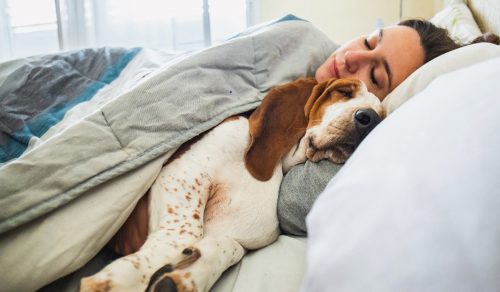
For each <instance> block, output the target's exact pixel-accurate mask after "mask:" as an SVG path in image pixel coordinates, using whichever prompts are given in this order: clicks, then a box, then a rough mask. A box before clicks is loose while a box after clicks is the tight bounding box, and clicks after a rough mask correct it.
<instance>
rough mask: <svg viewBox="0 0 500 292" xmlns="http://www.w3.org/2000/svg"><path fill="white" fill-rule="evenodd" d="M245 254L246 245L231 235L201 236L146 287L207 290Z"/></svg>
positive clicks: (154, 288)
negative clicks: (168, 268) (178, 259)
mask: <svg viewBox="0 0 500 292" xmlns="http://www.w3.org/2000/svg"><path fill="white" fill-rule="evenodd" d="M244 254H245V249H244V248H243V247H242V246H241V245H240V244H239V243H238V242H237V241H236V240H234V239H232V238H229V237H211V236H207V237H204V238H203V239H202V240H200V241H198V242H196V243H195V244H193V245H192V246H190V247H188V248H186V249H184V250H183V259H182V260H181V261H179V262H178V263H177V264H175V265H174V266H173V270H172V271H163V272H159V273H156V274H155V276H154V277H151V281H150V283H149V286H148V289H147V291H208V290H209V289H210V288H211V287H212V285H213V284H214V283H215V282H216V281H217V279H218V278H219V277H220V275H221V274H222V273H223V272H224V271H225V270H226V269H227V268H229V267H230V266H232V265H234V264H236V263H237V262H239V261H240V260H241V258H242V257H243V255H244ZM166 288H167V289H166ZM162 289H165V290H162Z"/></svg>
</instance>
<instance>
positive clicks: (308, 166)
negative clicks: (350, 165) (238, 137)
mask: <svg viewBox="0 0 500 292" xmlns="http://www.w3.org/2000/svg"><path fill="white" fill-rule="evenodd" d="M341 167H342V164H334V163H331V162H329V161H320V162H318V163H313V162H310V161H306V163H305V164H299V165H297V166H295V167H293V168H292V169H291V170H290V171H289V172H288V173H287V174H286V175H285V178H284V179H283V182H282V183H281V187H280V193H279V198H278V219H279V222H280V228H281V231H282V232H283V233H285V234H292V235H298V236H306V235H307V229H306V222H305V219H306V215H307V214H308V213H309V211H310V210H311V207H312V205H313V203H314V201H315V200H316V198H317V197H318V196H319V194H320V193H321V192H322V191H323V190H324V189H325V187H326V184H327V183H328V182H329V181H330V179H331V178H332V177H333V176H334V175H335V174H336V173H337V172H338V171H339V169H340V168H341Z"/></svg>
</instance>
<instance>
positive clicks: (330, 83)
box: [304, 78, 360, 126]
mask: <svg viewBox="0 0 500 292" xmlns="http://www.w3.org/2000/svg"><path fill="white" fill-rule="evenodd" d="M359 84H360V83H359V80H356V79H351V78H343V79H333V78H332V79H329V80H326V81H323V82H321V83H319V84H318V85H317V86H316V87H314V90H313V91H312V93H311V96H310V97H309V99H308V100H307V104H306V106H305V107H304V114H305V115H306V117H307V119H308V120H309V126H310V125H311V123H313V124H314V123H316V122H318V120H320V119H321V117H322V116H323V112H322V109H323V107H322V105H325V104H328V102H329V103H332V102H336V101H338V100H341V99H344V98H345V99H350V98H352V97H353V96H355V95H356V91H357V90H359Z"/></svg>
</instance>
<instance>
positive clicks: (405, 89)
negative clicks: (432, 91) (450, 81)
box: [382, 43, 500, 114]
mask: <svg viewBox="0 0 500 292" xmlns="http://www.w3.org/2000/svg"><path fill="white" fill-rule="evenodd" d="M495 57H500V46H497V45H494V44H490V43H479V44H473V45H469V46H465V47H462V48H459V49H456V50H453V51H451V52H448V53H446V54H444V55H442V56H439V57H437V58H435V59H433V60H432V61H430V62H428V63H426V64H424V65H423V66H422V67H420V68H419V69H418V70H416V71H415V72H413V73H412V74H411V75H410V76H409V77H408V78H407V79H406V80H405V81H403V82H402V83H401V84H400V85H399V86H398V87H396V88H395V89H394V90H393V91H392V92H391V93H390V94H389V95H388V96H387V97H386V98H385V99H384V101H383V102H382V105H383V106H384V108H385V110H386V112H387V113H388V114H390V113H392V112H393V111H394V110H395V109H396V108H398V107H399V106H400V105H402V104H403V103H404V102H406V101H407V100H408V99H410V98H411V97H413V96H414V95H416V94H417V93H419V92H420V91H422V90H423V89H424V88H426V87H427V85H429V83H430V82H431V81H433V80H434V79H436V78H437V77H438V76H440V75H442V74H445V73H448V72H451V71H454V70H457V69H460V68H465V67H467V66H470V65H472V64H475V63H479V62H481V61H485V60H489V59H492V58H495Z"/></svg>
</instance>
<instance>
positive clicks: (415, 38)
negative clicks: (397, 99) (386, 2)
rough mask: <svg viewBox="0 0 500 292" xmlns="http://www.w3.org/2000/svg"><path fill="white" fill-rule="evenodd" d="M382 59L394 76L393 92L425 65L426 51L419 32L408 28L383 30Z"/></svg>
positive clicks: (397, 27)
mask: <svg viewBox="0 0 500 292" xmlns="http://www.w3.org/2000/svg"><path fill="white" fill-rule="evenodd" d="M380 52H381V54H382V57H383V58H385V59H386V60H387V63H388V64H389V66H390V68H391V71H392V74H393V80H392V88H390V91H392V90H393V89H394V88H395V87H396V86H398V85H399V84H401V82H403V80H405V79H406V77H408V76H409V75H410V74H411V73H413V72H414V71H415V70H417V69H418V68H419V67H420V66H422V64H423V63H424V49H423V47H422V44H421V43H420V36H419V35H418V33H417V31H416V30H414V29H412V28H410V27H407V26H401V25H398V26H391V27H387V28H385V29H384V30H383V38H382V42H381V43H380Z"/></svg>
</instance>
